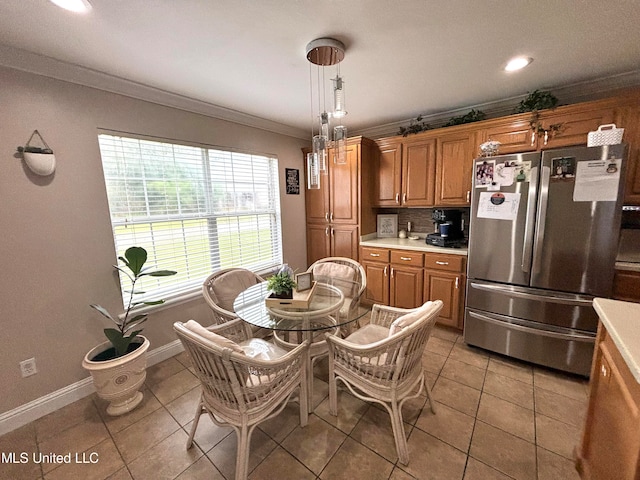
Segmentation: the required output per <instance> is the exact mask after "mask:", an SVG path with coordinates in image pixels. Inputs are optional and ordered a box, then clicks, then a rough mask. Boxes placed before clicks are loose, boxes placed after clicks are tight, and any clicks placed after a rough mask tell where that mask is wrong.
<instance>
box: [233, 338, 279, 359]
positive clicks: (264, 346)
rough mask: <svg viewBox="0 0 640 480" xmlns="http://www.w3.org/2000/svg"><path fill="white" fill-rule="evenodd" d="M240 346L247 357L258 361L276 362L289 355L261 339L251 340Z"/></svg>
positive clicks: (241, 343)
mask: <svg viewBox="0 0 640 480" xmlns="http://www.w3.org/2000/svg"><path fill="white" fill-rule="evenodd" d="M239 346H240V348H241V349H242V351H243V352H244V354H245V355H246V356H247V357H249V358H256V359H258V360H275V359H277V358H280V357H282V356H283V355H286V354H287V351H286V350H285V349H283V348H280V347H279V346H277V345H275V344H273V343H271V342H267V341H266V340H263V339H261V338H250V339H249V340H245V341H243V342H240V343H239Z"/></svg>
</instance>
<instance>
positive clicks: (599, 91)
mask: <svg viewBox="0 0 640 480" xmlns="http://www.w3.org/2000/svg"><path fill="white" fill-rule="evenodd" d="M637 86H640V70H634V71H631V72H626V73H621V74H618V75H612V76H609V77H603V78H598V79H595V80H589V81H585V82H579V83H573V84H570V85H562V86H556V87H543V88H541V90H551V91H552V92H553V94H554V95H555V96H557V97H558V99H559V101H560V104H561V105H570V104H574V103H579V102H587V101H590V100H599V99H601V98H605V97H607V96H610V95H611V93H612V92H614V91H616V90H621V89H624V88H629V87H637ZM527 95H528V93H527V94H524V95H519V96H516V97H511V98H506V99H502V100H497V101H494V102H486V103H479V104H476V105H469V106H466V107H463V108H456V109H454V110H447V111H444V112H437V113H433V114H426V115H425V114H423V115H422V119H423V121H424V122H426V123H428V124H430V125H432V126H433V127H434V128H438V127H441V126H443V125H444V124H445V123H446V122H447V121H449V120H450V119H451V117H456V116H459V115H464V114H465V113H468V112H469V110H471V109H477V110H482V111H483V112H484V113H486V115H487V118H497V117H503V116H506V115H510V114H512V113H513V110H514V108H515V107H516V105H517V104H518V103H519V102H520V101H522V100H524V99H525V98H526V97H527ZM412 120H414V119H411V118H410V119H406V120H400V121H397V122H392V123H386V124H384V125H378V126H375V127H370V128H364V129H361V130H357V131H353V132H349V133H350V134H353V135H362V136H363V137H368V138H372V139H377V138H382V137H392V136H396V135H398V132H399V130H400V127H406V126H407V125H408V124H409V123H410V122H411V121H412Z"/></svg>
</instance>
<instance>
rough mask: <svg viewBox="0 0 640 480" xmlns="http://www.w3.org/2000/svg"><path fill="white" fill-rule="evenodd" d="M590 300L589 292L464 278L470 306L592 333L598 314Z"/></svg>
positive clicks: (596, 325) (595, 328)
mask: <svg viewBox="0 0 640 480" xmlns="http://www.w3.org/2000/svg"><path fill="white" fill-rule="evenodd" d="M592 302H593V297H591V296H590V295H577V294H573V293H562V292H552V291H549V290H542V289H539V288H529V287H519V286H514V285H504V284H501V283H492V282H485V281H482V280H474V279H469V280H467V304H466V306H467V307H469V308H473V309H477V310H483V311H485V312H494V313H497V314H501V315H506V316H508V317H517V318H522V319H524V320H530V321H532V322H538V323H544V324H548V325H553V326H556V327H563V328H569V329H574V330H585V331H587V332H593V333H595V332H596V330H597V329H598V315H597V314H596V312H595V310H594V309H593V305H592Z"/></svg>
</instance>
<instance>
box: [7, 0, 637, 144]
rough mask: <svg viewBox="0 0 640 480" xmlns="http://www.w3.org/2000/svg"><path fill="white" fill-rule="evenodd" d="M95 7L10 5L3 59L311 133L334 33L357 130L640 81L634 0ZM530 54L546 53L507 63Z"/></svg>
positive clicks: (118, 1)
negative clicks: (311, 50) (313, 60)
mask: <svg viewBox="0 0 640 480" xmlns="http://www.w3.org/2000/svg"><path fill="white" fill-rule="evenodd" d="M90 2H91V4H92V6H93V9H92V10H91V12H90V13H89V14H86V15H76V14H72V13H70V12H67V11H64V10H62V9H60V8H58V7H56V6H55V5H53V4H51V3H50V2H49V1H47V0H4V1H3V2H2V3H0V65H5V66H10V67H14V68H20V69H23V70H29V71H34V72H35V73H42V74H45V75H49V76H53V77H57V78H61V79H65V80H69V81H74V82H76V83H84V84H88V85H92V86H98V87H99V88H103V89H106V90H110V91H116V92H120V93H125V94H130V95H133V96H137V97H139V98H145V99H148V100H151V101H156V102H158V103H164V104H168V105H173V106H178V107H181V108H185V109H188V110H192V111H198V112H200V113H205V114H210V115H213V116H219V117H221V118H227V119H231V120H234V121H239V122H241V123H246V124H250V125H254V126H259V127H261V128H266V129H269V130H272V131H280V132H281V133H286V134H289V135H293V136H298V137H300V138H306V137H307V136H310V128H311V113H310V93H309V90H310V88H309V78H310V64H309V62H308V61H307V60H306V57H305V46H306V44H307V43H308V42H310V41H311V40H314V39H316V38H320V37H327V36H328V37H333V38H336V39H338V40H340V41H342V42H343V43H344V44H345V45H346V56H345V59H344V60H343V61H342V63H341V64H340V68H341V73H342V76H343V77H344V79H345V90H346V106H347V110H348V111H349V115H348V116H347V118H346V124H347V126H348V127H349V129H350V130H349V131H350V133H355V132H358V133H365V134H366V133H367V132H369V133H371V134H372V135H370V136H375V133H383V132H386V133H387V134H394V133H395V132H397V130H398V126H399V125H400V124H403V123H404V124H408V122H409V119H411V118H415V117H417V116H418V115H419V114H424V115H427V116H433V117H434V118H435V117H437V116H438V115H440V116H441V117H442V116H443V115H447V114H448V115H449V116H453V114H454V113H457V114H459V113H466V111H468V110H469V109H470V108H471V107H477V108H481V109H489V110H491V109H492V108H493V107H495V106H496V105H500V104H501V105H503V106H504V105H506V104H509V105H512V106H513V105H515V104H516V103H517V102H518V100H520V99H521V98H522V96H523V95H525V94H526V93H527V92H529V91H532V90H535V89H550V90H551V91H553V92H554V93H556V95H558V97H559V98H560V101H561V103H563V102H565V101H567V99H566V98H563V97H562V95H560V94H559V93H563V94H565V96H566V97H567V98H569V97H570V96H572V95H573V96H574V97H575V96H576V95H577V96H579V95H580V94H583V96H584V94H585V92H590V93H592V94H596V93H597V92H598V91H600V90H602V89H607V88H612V87H620V86H628V85H640V4H639V3H638V1H634V0H617V1H613V2H603V1H602V0H536V1H524V0H475V1H468V0H448V1H437V0H394V1H391V0H315V1H309V0H257V1H256V0H179V1H176V0H146V1H142V0H90ZM514 55H525V56H529V57H533V58H534V61H533V63H532V64H531V65H530V66H529V67H527V68H526V69H524V70H522V71H519V72H512V73H506V72H504V71H503V67H504V65H505V64H506V62H507V60H508V59H509V58H510V57H512V56H514ZM325 71H326V73H327V78H329V77H330V76H335V67H327V68H326V69H325ZM557 92H558V93H557ZM505 100H506V102H505ZM501 101H502V102H501ZM510 108H512V107H510Z"/></svg>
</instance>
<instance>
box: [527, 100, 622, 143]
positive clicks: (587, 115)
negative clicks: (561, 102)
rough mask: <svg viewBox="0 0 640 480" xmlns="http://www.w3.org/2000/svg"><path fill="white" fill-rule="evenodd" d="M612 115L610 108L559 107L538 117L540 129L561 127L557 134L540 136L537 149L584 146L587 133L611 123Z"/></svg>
mask: <svg viewBox="0 0 640 480" xmlns="http://www.w3.org/2000/svg"><path fill="white" fill-rule="evenodd" d="M613 119H614V115H613V109H611V108H604V109H603V108H594V109H593V110H589V109H588V108H587V109H585V107H584V106H581V105H569V106H567V107H559V108H557V109H556V110H552V111H549V112H546V113H544V114H542V115H540V123H541V124H542V128H544V129H545V130H546V129H550V128H551V125H554V124H555V125H561V129H560V131H559V132H558V133H555V134H551V135H547V136H546V137H545V134H544V133H543V134H541V135H540V138H539V139H538V147H539V148H540V149H541V150H548V149H550V148H560V147H570V146H573V145H586V143H587V136H588V135H589V132H592V131H594V130H597V129H598V127H599V126H600V125H605V124H607V123H613Z"/></svg>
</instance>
